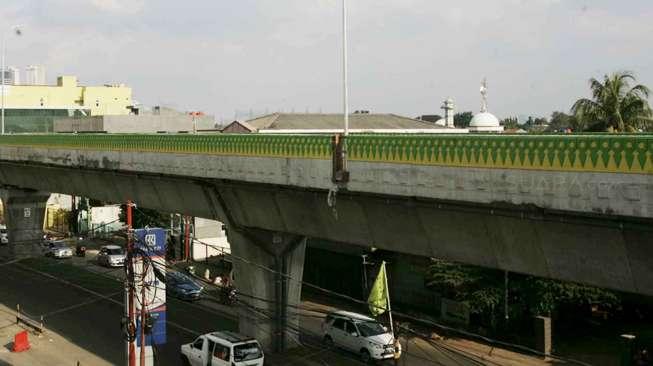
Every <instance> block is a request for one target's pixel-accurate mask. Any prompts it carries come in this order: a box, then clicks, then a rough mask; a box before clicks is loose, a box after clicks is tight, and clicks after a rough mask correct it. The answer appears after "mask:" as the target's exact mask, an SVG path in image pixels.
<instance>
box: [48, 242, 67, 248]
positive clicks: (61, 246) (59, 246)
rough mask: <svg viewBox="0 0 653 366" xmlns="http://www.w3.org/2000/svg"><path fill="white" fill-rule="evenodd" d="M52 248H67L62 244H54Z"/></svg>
mask: <svg viewBox="0 0 653 366" xmlns="http://www.w3.org/2000/svg"><path fill="white" fill-rule="evenodd" d="M52 248H54V249H62V248H68V246H67V245H66V244H64V243H54V244H52Z"/></svg>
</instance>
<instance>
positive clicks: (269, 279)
mask: <svg viewBox="0 0 653 366" xmlns="http://www.w3.org/2000/svg"><path fill="white" fill-rule="evenodd" d="M228 238H229V243H230V244H231V253H232V254H233V255H234V256H235V258H234V259H233V265H234V283H235V285H236V288H237V290H238V292H239V296H238V300H239V301H240V302H241V303H242V304H243V306H241V307H240V308H239V329H240V332H241V333H243V334H245V335H249V336H253V337H256V338H257V339H258V340H259V342H261V344H262V346H263V348H265V349H266V350H268V351H272V352H281V351H283V350H284V349H287V348H292V347H294V346H297V345H298V344H299V332H298V330H299V316H298V315H297V306H298V305H299V302H300V296H301V283H300V282H299V281H301V279H302V276H303V273H304V255H305V251H306V238H305V237H299V236H294V235H288V234H283V233H272V232H266V231H261V230H250V229H246V230H242V231H237V230H233V229H231V228H229V229H228ZM289 277H290V278H292V279H290V278H289Z"/></svg>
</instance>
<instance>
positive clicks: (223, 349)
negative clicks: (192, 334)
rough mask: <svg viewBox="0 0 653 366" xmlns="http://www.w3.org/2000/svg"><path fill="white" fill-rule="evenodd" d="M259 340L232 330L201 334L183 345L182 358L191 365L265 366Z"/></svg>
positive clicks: (186, 363) (185, 363)
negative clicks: (191, 341)
mask: <svg viewBox="0 0 653 366" xmlns="http://www.w3.org/2000/svg"><path fill="white" fill-rule="evenodd" d="M263 358H264V356H263V350H262V349H261V345H260V344H259V343H258V341H257V340H256V339H254V338H251V337H246V336H244V335H242V334H238V333H235V332H230V331H222V332H213V333H207V334H204V335H201V336H199V337H197V339H195V341H193V343H188V344H184V345H182V346H181V359H182V362H183V363H184V365H187V366H188V365H190V366H207V365H210V366H233V365H235V366H263Z"/></svg>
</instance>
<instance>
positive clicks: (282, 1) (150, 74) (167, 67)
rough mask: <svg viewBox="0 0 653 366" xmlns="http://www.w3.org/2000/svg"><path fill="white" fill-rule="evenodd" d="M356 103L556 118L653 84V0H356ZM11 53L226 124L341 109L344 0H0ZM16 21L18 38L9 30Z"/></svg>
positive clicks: (352, 22) (352, 48)
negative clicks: (622, 90)
mask: <svg viewBox="0 0 653 366" xmlns="http://www.w3.org/2000/svg"><path fill="white" fill-rule="evenodd" d="M348 3H349V17H348V19H349V30H350V31H349V56H350V59H349V79H350V103H349V104H350V109H351V110H357V109H364V110H370V111H372V112H373V113H396V114H400V115H405V116H411V117H414V116H418V115H422V114H441V113H442V111H441V110H440V106H441V104H442V101H443V100H444V99H445V98H447V97H451V98H453V99H454V101H455V102H456V105H457V110H458V111H464V110H472V111H475V112H476V111H478V110H479V108H480V94H479V84H480V81H481V80H482V79H483V78H484V77H487V82H488V100H489V103H488V104H489V110H490V112H492V113H494V114H496V115H497V116H498V117H500V118H504V117H508V116H516V115H519V116H528V115H533V116H548V115H550V114H551V112H552V111H555V110H562V111H568V110H569V108H570V107H571V105H572V104H573V102H574V101H575V100H576V99H577V98H579V97H584V96H588V95H589V94H588V93H589V92H588V79H589V78H590V77H597V78H600V77H602V76H603V75H604V74H606V73H610V72H614V71H618V70H629V71H633V72H634V73H635V74H636V76H637V78H638V81H639V82H641V83H644V84H646V85H648V86H650V87H653V47H650V43H651V38H650V37H651V35H653V22H652V21H651V19H653V2H652V1H651V0H624V1H612V0H584V1H576V0H478V1H469V0H456V1H446V2H445V1H440V0H348ZM2 5H3V6H2V7H1V8H0V27H2V28H4V29H5V30H4V32H5V34H6V35H7V36H6V40H7V63H8V65H13V66H18V67H21V68H23V67H25V66H27V65H31V64H42V65H45V67H46V69H47V75H48V81H49V82H50V83H54V82H55V78H56V76H57V75H63V74H66V75H77V76H78V78H79V80H80V82H81V83H83V84H85V85H95V84H105V83H114V82H116V83H125V84H127V85H129V86H131V87H132V88H133V93H134V99H135V100H137V101H139V102H141V103H142V104H143V105H146V106H153V105H164V106H170V107H174V108H178V109H180V110H185V111H195V110H201V111H204V112H206V113H210V114H214V115H215V116H216V119H217V120H219V121H224V122H229V121H231V120H233V119H234V117H235V116H237V117H238V118H244V119H246V118H247V117H248V116H249V113H250V111H251V113H252V114H254V115H256V114H261V113H265V112H266V111H267V112H274V111H285V112H292V111H294V112H302V113H303V112H306V111H309V112H324V113H337V112H341V111H342V79H341V78H342V63H341V58H342V38H341V22H342V18H341V16H342V13H341V0H230V1H228V0H185V1H179V0H2ZM14 24H20V25H21V26H22V27H23V35H22V36H20V37H16V36H14V35H11V34H10V32H9V29H10V27H11V26H12V25H14Z"/></svg>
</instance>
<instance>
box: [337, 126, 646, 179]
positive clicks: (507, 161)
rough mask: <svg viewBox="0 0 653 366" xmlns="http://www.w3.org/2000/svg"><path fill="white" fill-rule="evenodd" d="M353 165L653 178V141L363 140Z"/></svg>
mask: <svg viewBox="0 0 653 366" xmlns="http://www.w3.org/2000/svg"><path fill="white" fill-rule="evenodd" d="M348 150H349V160H351V161H369V162H385V163H402V164H417V165H437V166H453V167H463V168H465V167H468V168H503V169H527V170H552V171H585V172H614V173H640V174H653V157H652V156H651V155H652V153H653V135H643V134H631V135H608V134H606V135H598V134H597V135H358V136H353V137H352V138H351V139H350V140H349V144H348Z"/></svg>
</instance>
